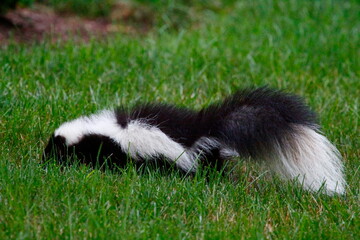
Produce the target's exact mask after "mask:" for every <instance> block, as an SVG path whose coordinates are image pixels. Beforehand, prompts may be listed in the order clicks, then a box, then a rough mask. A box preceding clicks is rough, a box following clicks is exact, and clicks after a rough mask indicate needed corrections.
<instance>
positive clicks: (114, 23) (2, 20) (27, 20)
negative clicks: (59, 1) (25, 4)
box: [0, 3, 153, 45]
mask: <svg viewBox="0 0 360 240" xmlns="http://www.w3.org/2000/svg"><path fill="white" fill-rule="evenodd" d="M152 22H153V21H152V16H151V14H150V13H148V12H146V11H143V10H141V9H140V10H139V9H136V8H134V7H131V6H127V5H125V4H121V3H119V4H117V5H115V6H114V9H113V12H112V14H111V15H110V16H109V18H97V19H86V18H81V17H78V16H75V15H69V14H66V15H65V14H61V15H60V14H58V13H56V12H55V11H53V10H52V9H51V8H48V7H46V6H43V5H34V6H33V7H32V8H20V9H16V10H12V11H10V12H8V13H7V14H6V15H5V16H4V17H0V44H1V45H2V44H6V43H8V42H9V40H10V39H12V40H15V41H17V42H34V41H35V42H39V41H41V40H43V39H44V38H49V39H51V40H52V41H57V40H68V39H76V40H81V41H87V40H89V39H90V38H92V37H95V38H104V37H107V36H109V35H112V34H114V33H118V32H121V33H125V34H145V33H147V32H148V31H149V30H150V29H151V27H152Z"/></svg>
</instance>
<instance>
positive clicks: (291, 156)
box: [271, 125, 346, 195]
mask: <svg viewBox="0 0 360 240" xmlns="http://www.w3.org/2000/svg"><path fill="white" fill-rule="evenodd" d="M294 130H295V132H294V134H292V135H291V136H287V138H286V141H287V142H286V143H285V144H284V145H285V146H282V147H281V146H279V145H277V147H276V149H275V154H274V156H272V157H271V160H272V162H273V165H272V168H273V170H275V171H276V172H278V173H280V174H281V175H282V176H284V177H286V178H290V179H294V178H298V180H299V181H300V182H301V183H302V184H303V185H304V187H305V188H306V189H309V190H312V191H317V190H319V189H320V188H321V187H322V186H323V185H324V189H325V190H326V192H327V194H330V195H331V194H334V193H340V194H343V193H344V192H345V185H346V183H345V179H344V174H343V165H342V162H341V156H340V153H339V151H338V150H337V149H336V147H335V146H334V145H332V144H331V143H330V142H329V140H328V139H327V138H326V137H324V136H323V135H321V134H320V133H318V132H316V131H315V130H313V129H311V128H309V127H306V126H301V125H294Z"/></svg>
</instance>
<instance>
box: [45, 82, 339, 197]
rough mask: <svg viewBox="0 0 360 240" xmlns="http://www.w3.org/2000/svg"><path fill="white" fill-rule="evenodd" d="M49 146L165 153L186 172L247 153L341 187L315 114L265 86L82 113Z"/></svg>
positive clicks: (125, 154) (117, 159)
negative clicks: (205, 98)
mask: <svg viewBox="0 0 360 240" xmlns="http://www.w3.org/2000/svg"><path fill="white" fill-rule="evenodd" d="M54 153H55V154H56V156H57V157H58V159H60V160H61V159H62V160H64V157H69V156H70V155H72V154H75V155H76V156H77V158H79V159H81V160H83V161H84V162H86V163H89V162H90V163H93V164H95V163H99V164H102V163H103V162H104V161H105V159H107V160H108V161H110V162H111V163H114V164H116V165H117V166H120V167H122V166H124V165H125V164H126V163H127V162H128V159H129V158H131V159H133V160H134V161H137V162H143V161H149V160H153V159H159V158H164V159H166V160H167V161H169V162H170V163H174V164H175V165H176V167H177V168H179V169H181V170H182V171H185V172H195V171H196V170H197V168H198V166H199V163H201V165H210V166H214V167H215V166H216V167H217V168H221V166H222V164H223V163H224V162H225V161H227V160H228V159H229V158H232V157H234V156H240V157H250V158H252V159H254V160H257V161H261V162H262V163H264V165H266V166H268V167H269V168H270V169H272V170H274V171H275V172H277V173H279V174H280V175H281V176H283V177H285V178H287V179H294V178H298V180H299V181H300V182H301V183H302V184H303V186H304V188H306V189H308V190H313V191H317V190H318V189H320V188H321V187H322V186H323V185H324V189H325V190H326V192H327V193H328V194H333V193H340V194H342V193H344V191H345V180H344V177H343V166H342V162H341V160H340V154H339V152H338V151H337V149H336V148H335V147H334V146H333V145H332V144H331V143H330V142H329V141H328V140H327V138H326V137H324V136H323V135H321V134H320V133H319V127H318V125H317V124H316V116H315V114H314V113H313V112H312V111H310V110H309V108H308V107H307V106H306V105H305V104H304V103H303V101H302V100H301V99H300V98H298V97H296V96H293V95H288V94H285V93H283V92H280V91H274V90H270V89H267V88H260V89H257V90H245V91H239V92H237V93H236V94H234V95H233V96H231V97H229V98H227V99H225V101H224V102H222V103H219V104H214V105H211V106H210V107H208V108H205V109H202V110H200V111H193V110H188V109H183V108H178V107H174V106H169V105H162V104H155V105H150V104H147V105H142V106H138V107H135V108H134V109H132V110H131V111H127V110H123V109H118V110H115V111H113V110H106V111H102V112H100V113H98V114H94V115H91V116H89V117H80V118H78V119H75V120H73V121H70V122H66V123H64V124H62V125H61V126H60V127H59V128H58V129H57V130H56V131H55V133H54V135H53V136H52V138H51V139H50V142H49V144H48V146H47V147H46V149H45V157H47V158H48V157H50V156H52V155H53V154H54Z"/></svg>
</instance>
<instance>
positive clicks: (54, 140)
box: [42, 134, 67, 163]
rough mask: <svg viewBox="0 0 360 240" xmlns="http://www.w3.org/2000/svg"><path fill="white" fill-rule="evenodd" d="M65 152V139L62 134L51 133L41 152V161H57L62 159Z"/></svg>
mask: <svg viewBox="0 0 360 240" xmlns="http://www.w3.org/2000/svg"><path fill="white" fill-rule="evenodd" d="M66 154H67V145H66V139H65V138H64V137H62V136H56V137H55V135H54V134H53V135H52V136H51V137H50V139H49V142H48V144H47V145H46V148H45V150H44V152H43V159H42V163H46V162H47V161H49V160H50V159H52V158H53V159H55V160H57V161H59V162H61V161H62V158H63V157H64V156H65V155H66Z"/></svg>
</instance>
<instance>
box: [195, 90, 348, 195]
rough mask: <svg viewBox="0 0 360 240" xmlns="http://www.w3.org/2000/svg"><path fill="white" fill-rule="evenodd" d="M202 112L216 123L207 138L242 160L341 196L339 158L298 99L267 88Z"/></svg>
mask: <svg viewBox="0 0 360 240" xmlns="http://www.w3.org/2000/svg"><path fill="white" fill-rule="evenodd" d="M201 114H203V115H204V116H206V117H207V118H208V117H209V118H212V119H216V121H215V122H216V124H214V126H213V128H212V131H211V133H210V134H211V135H212V136H213V137H216V138H217V139H219V140H220V141H221V142H223V143H224V144H225V145H227V146H228V147H230V148H233V149H235V150H236V151H237V152H238V153H239V154H240V156H245V157H248V156H249V157H252V158H254V159H257V160H261V161H262V162H263V163H264V164H265V165H266V166H268V167H269V168H270V169H272V170H274V171H275V172H277V173H279V174H280V175H281V176H283V177H285V178H287V179H296V178H297V179H298V180H299V181H300V182H301V183H302V184H303V186H304V187H305V188H306V189H309V190H313V191H317V190H319V189H320V188H321V187H322V186H323V187H324V189H325V190H326V192H327V193H328V194H334V193H339V194H342V193H344V191H345V180H344V176H343V165H342V162H341V157H340V154H339V152H338V150H337V149H336V148H335V147H334V146H333V145H332V144H331V143H330V142H329V140H328V139H327V138H326V137H324V136H323V135H322V134H320V132H319V129H318V125H317V124H316V116H315V114H314V113H313V112H312V111H311V110H310V109H309V108H308V107H307V106H306V105H305V104H304V102H303V101H302V99H300V98H299V97H297V96H293V95H288V94H285V93H283V92H280V91H273V90H270V89H267V88H261V89H257V90H255V91H250V90H248V91H241V92H238V93H236V94H235V95H234V96H232V97H231V98H229V99H227V100H226V101H225V102H224V103H223V104H219V105H213V106H210V107H209V108H208V109H206V110H204V111H202V113H201ZM210 115H211V116H210Z"/></svg>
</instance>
